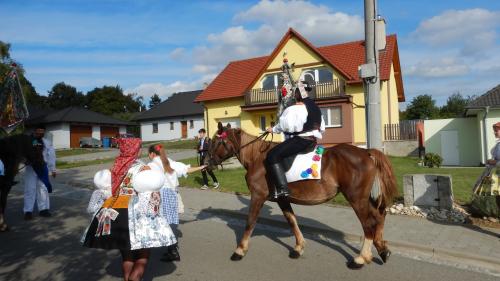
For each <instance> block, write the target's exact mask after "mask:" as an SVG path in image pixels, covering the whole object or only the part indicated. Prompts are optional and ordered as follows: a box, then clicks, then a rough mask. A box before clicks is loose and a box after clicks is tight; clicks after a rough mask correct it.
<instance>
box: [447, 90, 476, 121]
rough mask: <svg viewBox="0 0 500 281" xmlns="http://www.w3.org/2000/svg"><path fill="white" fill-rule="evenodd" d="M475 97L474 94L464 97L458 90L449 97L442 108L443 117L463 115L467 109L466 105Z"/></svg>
mask: <svg viewBox="0 0 500 281" xmlns="http://www.w3.org/2000/svg"><path fill="white" fill-rule="evenodd" d="M472 99H473V97H472V96H468V97H464V96H462V95H461V94H460V93H459V92H456V93H454V94H452V95H451V96H449V97H448V100H447V101H446V104H445V105H444V106H443V107H441V109H440V117H441V118H453V117H459V116H461V115H462V114H463V113H464V111H465V106H467V104H468V103H469V102H470V101H471V100H472Z"/></svg>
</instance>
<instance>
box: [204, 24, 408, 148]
mask: <svg viewBox="0 0 500 281" xmlns="http://www.w3.org/2000/svg"><path fill="white" fill-rule="evenodd" d="M284 53H286V57H287V59H288V61H289V63H290V64H292V63H294V65H295V67H294V71H293V73H292V75H293V78H294V80H297V79H298V78H299V77H303V78H304V79H305V80H307V81H308V82H309V83H310V84H312V88H313V90H312V91H311V94H310V96H311V97H312V98H314V99H315V101H316V104H318V106H319V107H320V108H321V111H322V113H323V117H324V119H325V123H326V127H327V129H326V132H325V134H324V136H323V139H322V140H321V143H323V144H326V145H334V144H338V143H350V144H354V145H364V144H366V121H365V108H364V103H365V102H364V101H365V99H364V92H363V82H362V80H361V79H360V78H359V75H358V66H359V65H361V64H363V63H365V62H364V61H365V49H364V41H355V42H348V43H342V44H337V45H330V46H324V47H315V46H314V45H312V44H311V43H310V42H309V41H307V40H306V39H305V38H304V37H302V35H300V34H299V33H298V32H297V31H295V30H294V29H292V28H290V29H289V30H288V31H287V33H286V34H285V35H284V36H283V38H282V39H281V41H280V42H279V43H278V45H277V46H276V48H275V49H274V51H273V52H272V53H271V55H269V56H264V57H257V58H250V59H246V60H240V61H233V62H230V63H229V64H228V65H227V66H226V67H225V68H224V70H222V72H221V73H220V74H219V75H218V76H217V77H216V78H215V79H214V81H213V82H212V83H210V85H208V87H207V88H206V89H205V90H204V91H203V92H202V93H201V94H200V95H199V96H198V97H197V98H196V99H195V102H202V103H203V106H204V114H205V116H204V117H205V127H206V128H207V130H208V134H209V135H213V134H214V133H215V131H216V130H217V123H218V122H222V123H223V124H224V125H226V124H227V123H229V124H231V125H232V126H233V127H241V128H242V129H243V130H245V131H246V132H248V133H250V134H253V135H256V136H257V135H259V134H260V133H261V132H262V131H263V130H264V129H265V128H266V127H268V126H270V124H271V122H273V121H275V120H276V105H277V96H278V94H279V90H280V89H281V85H280V83H281V81H280V78H279V77H280V76H279V74H280V73H281V69H280V67H281V65H282V64H283V54H284ZM379 58H380V80H381V83H380V90H381V103H382V105H381V106H382V108H381V114H382V116H381V120H382V125H384V124H394V123H399V110H398V109H399V108H398V102H403V101H404V100H405V96H404V91H403V80H402V76H401V66H400V63H399V53H398V45H397V38H396V35H389V36H387V45H386V49H385V50H382V51H380V56H379Z"/></svg>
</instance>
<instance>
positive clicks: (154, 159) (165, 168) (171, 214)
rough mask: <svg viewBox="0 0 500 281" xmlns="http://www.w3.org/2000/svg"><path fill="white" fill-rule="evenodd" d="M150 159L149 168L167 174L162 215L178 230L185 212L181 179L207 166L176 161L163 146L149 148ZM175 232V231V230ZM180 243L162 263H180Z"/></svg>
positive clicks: (162, 198)
mask: <svg viewBox="0 0 500 281" xmlns="http://www.w3.org/2000/svg"><path fill="white" fill-rule="evenodd" d="M148 151H149V154H148V157H149V159H150V160H151V162H149V163H148V166H149V167H150V168H151V169H152V170H156V171H160V172H162V173H164V174H165V182H164V184H163V186H162V188H161V189H160V192H161V214H162V216H164V217H165V218H166V219H167V222H168V224H170V227H171V228H172V229H174V228H177V227H176V226H177V225H178V224H179V213H183V212H184V205H183V204H182V198H181V196H180V194H179V189H178V187H179V180H178V178H180V177H187V174H188V173H193V172H196V171H200V170H202V169H204V168H206V166H200V167H194V168H192V167H191V165H186V164H184V163H181V162H177V161H174V160H172V159H170V158H168V157H167V155H166V152H165V149H164V148H163V146H162V145H161V144H157V145H152V146H150V147H149V150H148ZM174 232H175V230H174ZM178 249H179V246H178V243H175V244H173V245H170V246H169V247H167V252H166V253H165V254H164V255H163V257H162V258H161V261H165V262H169V261H180V259H181V258H180V254H179V250H178Z"/></svg>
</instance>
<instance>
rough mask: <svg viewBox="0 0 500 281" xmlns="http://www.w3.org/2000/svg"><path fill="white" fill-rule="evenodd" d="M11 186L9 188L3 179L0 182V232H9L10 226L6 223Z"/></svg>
mask: <svg viewBox="0 0 500 281" xmlns="http://www.w3.org/2000/svg"><path fill="white" fill-rule="evenodd" d="M10 189H11V186H7V184H6V183H5V182H4V180H3V179H1V180H0V232H5V231H8V230H9V226H8V225H7V223H6V222H5V207H6V205H7V196H8V195H9V191H10Z"/></svg>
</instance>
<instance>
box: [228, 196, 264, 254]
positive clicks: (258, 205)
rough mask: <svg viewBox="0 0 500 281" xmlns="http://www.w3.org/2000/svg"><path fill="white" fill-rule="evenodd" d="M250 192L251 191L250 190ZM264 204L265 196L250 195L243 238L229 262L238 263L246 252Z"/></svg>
mask: <svg viewBox="0 0 500 281" xmlns="http://www.w3.org/2000/svg"><path fill="white" fill-rule="evenodd" d="M250 190H252V188H250ZM264 202H266V196H265V195H262V194H260V193H256V192H254V193H252V195H251V197H250V210H249V212H248V218H247V224H246V226H245V232H244V233H243V237H241V240H240V243H238V247H237V248H236V250H235V251H234V253H233V255H232V256H231V260H233V261H239V260H241V259H242V258H243V257H244V256H245V254H246V253H247V252H248V244H249V242H250V236H252V232H253V230H254V229H255V225H256V224H257V217H258V216H259V213H260V210H261V209H262V206H263V205H264Z"/></svg>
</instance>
